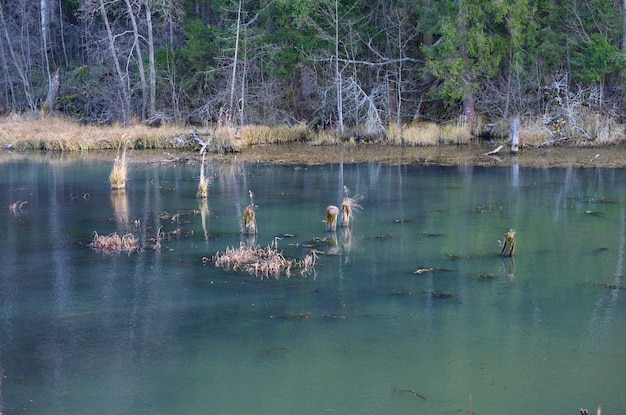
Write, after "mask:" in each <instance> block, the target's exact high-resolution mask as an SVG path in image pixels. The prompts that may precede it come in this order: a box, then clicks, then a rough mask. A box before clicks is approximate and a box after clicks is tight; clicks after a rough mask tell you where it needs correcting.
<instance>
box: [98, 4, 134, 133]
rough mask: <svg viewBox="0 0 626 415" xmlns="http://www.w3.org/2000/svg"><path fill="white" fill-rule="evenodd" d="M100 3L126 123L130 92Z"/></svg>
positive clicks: (103, 7) (102, 5) (104, 11)
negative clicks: (118, 82)
mask: <svg viewBox="0 0 626 415" xmlns="http://www.w3.org/2000/svg"><path fill="white" fill-rule="evenodd" d="M99 4H100V14H101V15H102V20H103V21H104V25H105V27H106V30H107V36H108V40H109V49H110V50H111V57H112V58H113V62H114V64H115V70H116V72H117V77H118V79H119V81H120V88H121V95H122V96H121V98H122V123H123V124H124V125H128V122H129V120H130V94H129V92H128V87H127V86H126V81H125V77H124V72H122V67H121V65H120V61H119V59H118V57H117V52H116V51H115V40H114V38H113V31H112V30H111V25H110V24H109V17H108V16H107V11H106V8H105V6H104V0H99Z"/></svg>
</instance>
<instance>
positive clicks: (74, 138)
mask: <svg viewBox="0 0 626 415" xmlns="http://www.w3.org/2000/svg"><path fill="white" fill-rule="evenodd" d="M550 116H551V115H550ZM550 116H548V115H546V116H545V117H533V118H525V119H522V123H521V124H522V125H521V128H520V147H534V146H542V145H550V144H552V143H561V144H562V143H566V144H568V145H571V146H579V147H589V146H604V145H613V144H620V143H623V142H624V141H625V140H626V127H625V126H624V124H620V123H618V122H617V121H616V120H615V119H614V118H613V117H610V116H607V115H605V114H602V113H599V112H593V111H590V110H588V109H580V110H578V111H577V112H576V113H575V114H570V115H567V117H569V118H568V122H567V123H566V124H565V125H562V126H560V127H559V128H558V129H557V128H555V126H554V125H548V124H546V123H547V121H548V119H549V118H550ZM209 130H210V131H211V132H209ZM482 133H483V125H482V121H481V120H480V119H479V120H478V121H477V122H476V123H474V125H473V126H470V125H469V124H467V123H465V122H464V120H463V117H459V118H458V119H457V120H453V121H451V122H447V123H434V122H416V123H412V124H408V125H395V124H392V125H390V126H388V127H387V129H386V140H383V137H382V136H381V137H374V138H375V140H373V142H381V143H383V144H389V145H406V146H415V147H418V146H424V147H427V146H437V145H458V144H467V143H470V142H471V141H472V139H473V138H474V137H478V136H480V135H481V134H482ZM492 135H493V137H494V138H496V139H502V140H504V139H507V138H508V137H509V125H508V122H507V121H506V120H501V121H497V122H496V123H495V124H494V126H493V129H492ZM197 136H198V133H197V132H196V131H195V130H194V129H193V128H192V127H188V126H178V125H174V124H167V123H166V124H163V125H162V126H160V127H158V128H153V127H149V126H146V125H144V124H141V123H139V122H135V123H134V124H132V125H130V126H126V127H124V126H121V125H108V126H95V125H83V124H79V123H77V122H75V121H72V120H70V119H66V118H63V117H59V116H49V115H47V116H43V115H39V116H22V115H9V116H6V117H0V148H10V149H15V150H49V151H62V152H70V151H90V150H110V149H117V148H120V146H121V145H122V144H123V143H127V146H128V147H129V148H137V149H187V150H197V149H198V140H197V139H194V137H196V138H198V137H197ZM201 136H202V137H205V136H206V137H209V141H208V142H207V146H206V149H207V150H208V151H211V152H216V153H226V152H237V151H241V150H243V149H246V148H250V147H252V146H257V145H265V144H270V145H271V144H280V143H289V142H301V141H306V142H308V143H309V144H311V145H317V146H322V145H329V146H330V145H337V144H339V143H341V142H343V141H345V139H346V138H347V137H348V136H346V137H340V136H339V135H338V134H337V132H336V131H334V130H332V129H328V130H320V131H316V132H313V131H311V130H309V129H308V128H307V126H306V125H305V124H303V123H302V124H297V125H294V126H286V125H279V126H272V127H270V126H267V125H245V126H241V127H235V126H218V127H216V128H213V127H212V126H207V132H206V133H204V134H201ZM202 140H204V138H202ZM356 141H357V139H355V138H354V137H350V139H349V140H348V141H347V142H348V143H351V144H356Z"/></svg>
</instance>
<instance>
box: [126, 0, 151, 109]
mask: <svg viewBox="0 0 626 415" xmlns="http://www.w3.org/2000/svg"><path fill="white" fill-rule="evenodd" d="M125 1H126V8H127V9H128V17H130V21H131V23H132V25H133V36H134V38H135V48H134V49H135V54H136V55H137V66H138V69H139V80H140V83H141V120H142V121H145V120H146V107H147V96H148V84H147V83H146V71H145V69H144V67H143V54H142V53H141V43H140V41H139V28H138V27H137V19H135V13H134V12H133V7H132V5H131V4H130V0H125ZM139 11H141V6H139ZM138 13H139V12H138ZM146 14H147V12H146Z"/></svg>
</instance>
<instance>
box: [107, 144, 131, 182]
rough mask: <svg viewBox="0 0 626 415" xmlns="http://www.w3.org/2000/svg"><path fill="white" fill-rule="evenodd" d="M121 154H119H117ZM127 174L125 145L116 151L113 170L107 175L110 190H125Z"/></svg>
mask: <svg viewBox="0 0 626 415" xmlns="http://www.w3.org/2000/svg"><path fill="white" fill-rule="evenodd" d="M119 152H121V154H119ZM127 174H128V163H127V161H126V145H124V144H122V149H121V150H119V151H118V155H117V157H115V161H114V162H113V168H112V169H111V174H110V175H109V181H110V182H111V190H121V189H125V188H126V175H127Z"/></svg>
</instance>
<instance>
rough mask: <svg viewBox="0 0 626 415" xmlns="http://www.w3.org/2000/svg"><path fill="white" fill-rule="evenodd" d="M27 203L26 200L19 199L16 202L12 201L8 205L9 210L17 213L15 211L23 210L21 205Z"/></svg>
mask: <svg viewBox="0 0 626 415" xmlns="http://www.w3.org/2000/svg"><path fill="white" fill-rule="evenodd" d="M27 203H28V202H27V201H23V202H22V201H21V200H18V201H17V202H13V203H11V204H10V205H9V210H10V211H11V213H13V214H17V213H20V212H23V210H22V206H24V205H25V204H27Z"/></svg>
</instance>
